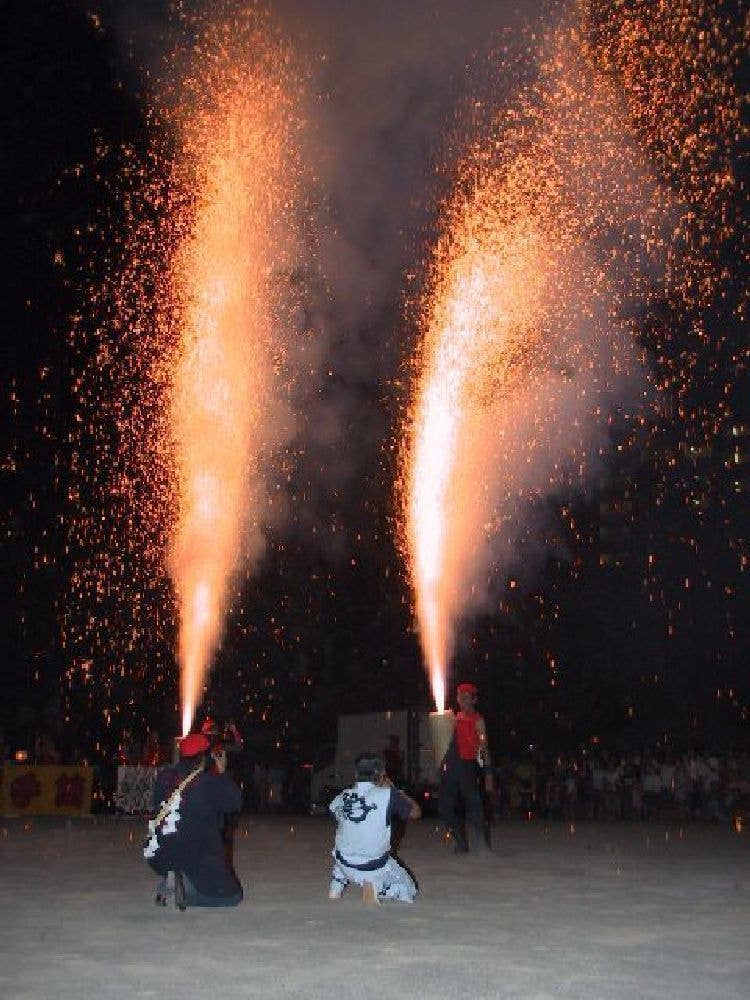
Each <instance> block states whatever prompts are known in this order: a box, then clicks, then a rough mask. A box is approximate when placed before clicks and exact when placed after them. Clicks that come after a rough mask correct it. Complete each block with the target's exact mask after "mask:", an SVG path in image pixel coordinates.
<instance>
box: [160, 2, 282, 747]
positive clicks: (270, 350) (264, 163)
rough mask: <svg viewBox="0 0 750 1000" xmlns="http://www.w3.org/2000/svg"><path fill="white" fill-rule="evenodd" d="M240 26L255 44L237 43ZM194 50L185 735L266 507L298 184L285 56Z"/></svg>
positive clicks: (182, 455)
mask: <svg viewBox="0 0 750 1000" xmlns="http://www.w3.org/2000/svg"><path fill="white" fill-rule="evenodd" d="M238 28H239V30H240V33H241V32H242V31H243V30H244V31H245V32H249V33H250V36H251V37H250V38H248V37H242V34H240V38H239V40H238V39H237V37H236V35H237V31H238ZM248 42H252V43H253V46H252V48H253V52H252V57H250V55H249V51H248ZM199 50H200V58H201V65H200V66H196V68H195V75H194V77H193V78H192V88H191V89H190V90H189V91H188V100H187V106H183V107H182V109H181V118H182V125H181V133H180V158H179V161H178V163H177V166H176V169H175V175H174V176H175V181H176V183H177V184H178V185H180V186H182V187H183V189H184V190H186V191H190V192H192V193H193V201H192V202H190V203H189V207H188V208H187V209H186V210H185V212H186V224H185V232H184V236H183V238H182V240H181V241H180V243H179V245H178V247H177V249H176V253H175V255H174V259H173V264H172V301H171V303H170V308H171V309H172V310H174V320H173V322H174V323H175V324H176V325H177V326H178V327H179V341H180V342H179V347H178V349H177V364H176V368H175V373H174V378H173V385H172V400H171V404H172V405H171V423H172V434H173V440H174V445H175V457H176V469H177V480H178V497H179V500H178V514H177V522H176V525H175V529H174V535H173V544H172V551H171V558H170V572H171V574H172V577H173V579H174V582H175V587H176V590H177V595H178V605H179V619H180V637H179V662H180V668H181V679H182V683H181V693H182V720H183V731H184V732H188V731H189V729H190V726H191V723H192V719H193V714H194V712H195V709H196V706H197V705H198V703H199V701H200V698H201V694H202V689H203V683H204V679H205V677H206V673H207V671H208V668H209V665H210V662H211V657H212V655H213V653H214V652H215V650H216V648H217V646H218V643H219V641H220V638H221V634H222V629H223V622H224V616H225V612H226V609H227V605H228V602H229V600H230V596H231V595H230V586H231V582H232V579H233V577H234V575H235V574H236V571H237V570H238V568H239V567H240V565H241V564H242V561H243V556H245V555H246V554H247V549H248V545H247V536H248V533H251V532H252V531H253V530H254V531H256V532H257V525H258V521H259V519H260V515H261V508H262V505H263V503H264V492H265V490H264V484H263V481H262V478H261V476H260V472H259V470H258V461H259V458H260V457H261V456H262V454H263V453H264V451H265V449H267V447H268V444H269V441H271V440H272V439H273V435H274V431H273V423H272V421H273V419H274V418H275V412H274V407H273V406H272V396H273V393H274V391H275V382H276V367H277V363H278V357H279V354H280V352H281V344H280V341H279V336H278V327H280V326H283V324H282V322H281V315H280V312H281V309H282V302H281V301H280V299H279V294H278V292H277V291H276V290H275V289H274V284H273V271H274V268H275V267H277V266H278V265H279V263H280V255H281V254H282V252H283V241H284V239H285V235H286V234H285V232H284V229H283V223H284V220H285V216H286V214H287V212H286V206H288V205H289V204H290V203H292V202H293V194H294V177H295V173H294V171H293V170H292V169H291V162H290V153H289V150H290V149H291V148H293V145H294V143H293V136H292V123H293V121H294V117H293V114H292V109H291V104H290V100H289V98H288V96H287V95H288V94H289V93H290V92H293V88H290V86H289V81H288V80H287V79H286V78H285V73H286V71H285V69H284V66H285V63H284V58H283V57H284V53H283V51H282V50H281V49H278V50H277V49H275V48H274V46H273V45H272V44H270V43H269V42H268V41H267V39H264V38H263V37H261V35H260V33H259V32H258V31H256V30H254V29H253V27H252V26H251V25H250V24H248V23H242V22H241V21H240V22H239V23H238V22H237V21H234V22H232V23H231V24H230V25H229V26H224V27H222V28H219V29H217V30H215V31H214V32H213V33H211V34H209V36H208V39H207V41H206V43H205V44H203V45H200V46H199ZM206 59H208V69H206V67H205V60H206ZM251 544H252V539H251ZM255 544H256V545H257V540H256V543H255Z"/></svg>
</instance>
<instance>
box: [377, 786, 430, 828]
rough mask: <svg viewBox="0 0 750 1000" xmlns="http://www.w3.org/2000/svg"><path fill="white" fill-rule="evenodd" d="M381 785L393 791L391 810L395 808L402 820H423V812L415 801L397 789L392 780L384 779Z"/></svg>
mask: <svg viewBox="0 0 750 1000" xmlns="http://www.w3.org/2000/svg"><path fill="white" fill-rule="evenodd" d="M381 783H382V784H383V785H385V786H386V787H387V788H390V789H391V804H392V805H391V808H393V807H394V806H395V812H396V815H397V816H400V817H401V819H421V817H422V810H421V809H420V807H419V804H418V803H417V802H415V801H414V799H412V798H410V797H409V796H408V795H407V794H406V792H402V791H401V789H400V788H396V787H395V786H394V784H393V782H392V781H391V779H390V778H383V779H382V782H381ZM394 800H395V801H394ZM407 810H408V811H407Z"/></svg>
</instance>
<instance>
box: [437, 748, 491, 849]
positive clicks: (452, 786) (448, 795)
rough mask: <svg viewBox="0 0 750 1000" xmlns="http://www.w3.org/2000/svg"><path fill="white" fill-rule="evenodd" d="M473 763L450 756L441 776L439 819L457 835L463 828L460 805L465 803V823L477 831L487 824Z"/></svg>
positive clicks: (453, 755)
mask: <svg viewBox="0 0 750 1000" xmlns="http://www.w3.org/2000/svg"><path fill="white" fill-rule="evenodd" d="M477 770H478V769H477V765H476V764H475V763H474V761H473V760H461V758H460V757H459V756H458V754H452V753H449V754H448V756H447V757H446V759H445V762H444V765H443V770H442V772H441V775H440V799H439V803H438V807H439V812H440V819H441V820H442V821H443V823H445V825H446V826H447V827H449V829H451V830H453V831H454V832H456V831H459V830H461V829H462V828H463V821H462V815H461V813H460V812H459V803H460V802H463V805H464V810H465V819H466V823H467V824H469V825H471V826H473V827H474V829H476V830H483V829H484V825H485V819H484V806H483V804H482V797H481V795H480V794H479V775H478V773H477Z"/></svg>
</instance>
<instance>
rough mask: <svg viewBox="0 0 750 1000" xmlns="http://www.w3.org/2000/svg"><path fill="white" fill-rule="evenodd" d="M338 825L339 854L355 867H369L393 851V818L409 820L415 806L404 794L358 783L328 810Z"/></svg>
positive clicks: (337, 799)
mask: <svg viewBox="0 0 750 1000" xmlns="http://www.w3.org/2000/svg"><path fill="white" fill-rule="evenodd" d="M328 808H329V810H330V811H331V812H332V813H333V815H334V816H335V817H336V819H337V821H338V829H337V830H336V844H335V850H336V851H337V852H338V854H339V855H340V856H341V858H342V859H344V861H345V862H348V863H349V864H351V865H354V866H356V865H361V864H367V863H368V862H370V861H374V860H376V859H377V858H381V857H383V856H384V855H387V854H388V853H389V852H390V850H391V817H392V816H394V815H395V816H401V817H403V818H404V819H406V818H407V817H408V816H409V813H410V812H411V803H410V802H409V801H408V799H406V798H405V797H404V796H403V795H402V794H401V792H399V791H398V790H397V789H395V788H390V787H389V786H387V785H386V786H385V787H381V786H380V785H375V784H373V783H372V782H371V781H358V782H357V783H356V784H355V785H353V786H352V787H351V788H345V789H344V791H343V792H340V793H339V794H338V795H337V796H336V798H335V799H334V800H333V802H332V803H331V804H330V806H329V807H328Z"/></svg>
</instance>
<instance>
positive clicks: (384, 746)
mask: <svg viewBox="0 0 750 1000" xmlns="http://www.w3.org/2000/svg"><path fill="white" fill-rule="evenodd" d="M331 750H332V751H333V753H332V756H333V759H332V760H329V762H328V763H327V764H325V765H323V766H320V767H318V768H317V769H316V770H314V771H313V774H312V777H311V779H310V812H311V813H312V814H313V815H319V814H321V813H324V812H326V811H327V810H328V804H329V802H330V801H331V799H332V798H333V797H334V796H335V795H337V794H338V792H340V791H341V789H342V788H347V787H348V786H349V785H351V784H352V783H353V781H354V761H355V760H356V759H357V757H358V756H359V755H360V754H361V753H366V752H368V751H369V752H374V753H380V754H382V755H383V757H384V758H385V762H386V768H387V770H388V772H389V775H390V777H391V778H392V779H393V781H394V783H395V784H397V785H399V786H400V787H401V788H403V789H405V790H406V791H407V792H408V793H409V794H410V795H412V796H416V797H417V801H418V802H419V803H420V805H421V806H422V809H423V811H427V812H429V811H430V806H431V804H432V802H433V801H436V791H437V784H438V769H437V765H436V763H435V757H434V754H433V750H432V743H431V739H430V727H429V723H428V713H427V712H421V711H415V710H413V709H398V710H393V711H387V712H367V713H365V714H362V715H340V716H339V718H338V734H337V739H336V746H335V750H334V749H333V748H331Z"/></svg>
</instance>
